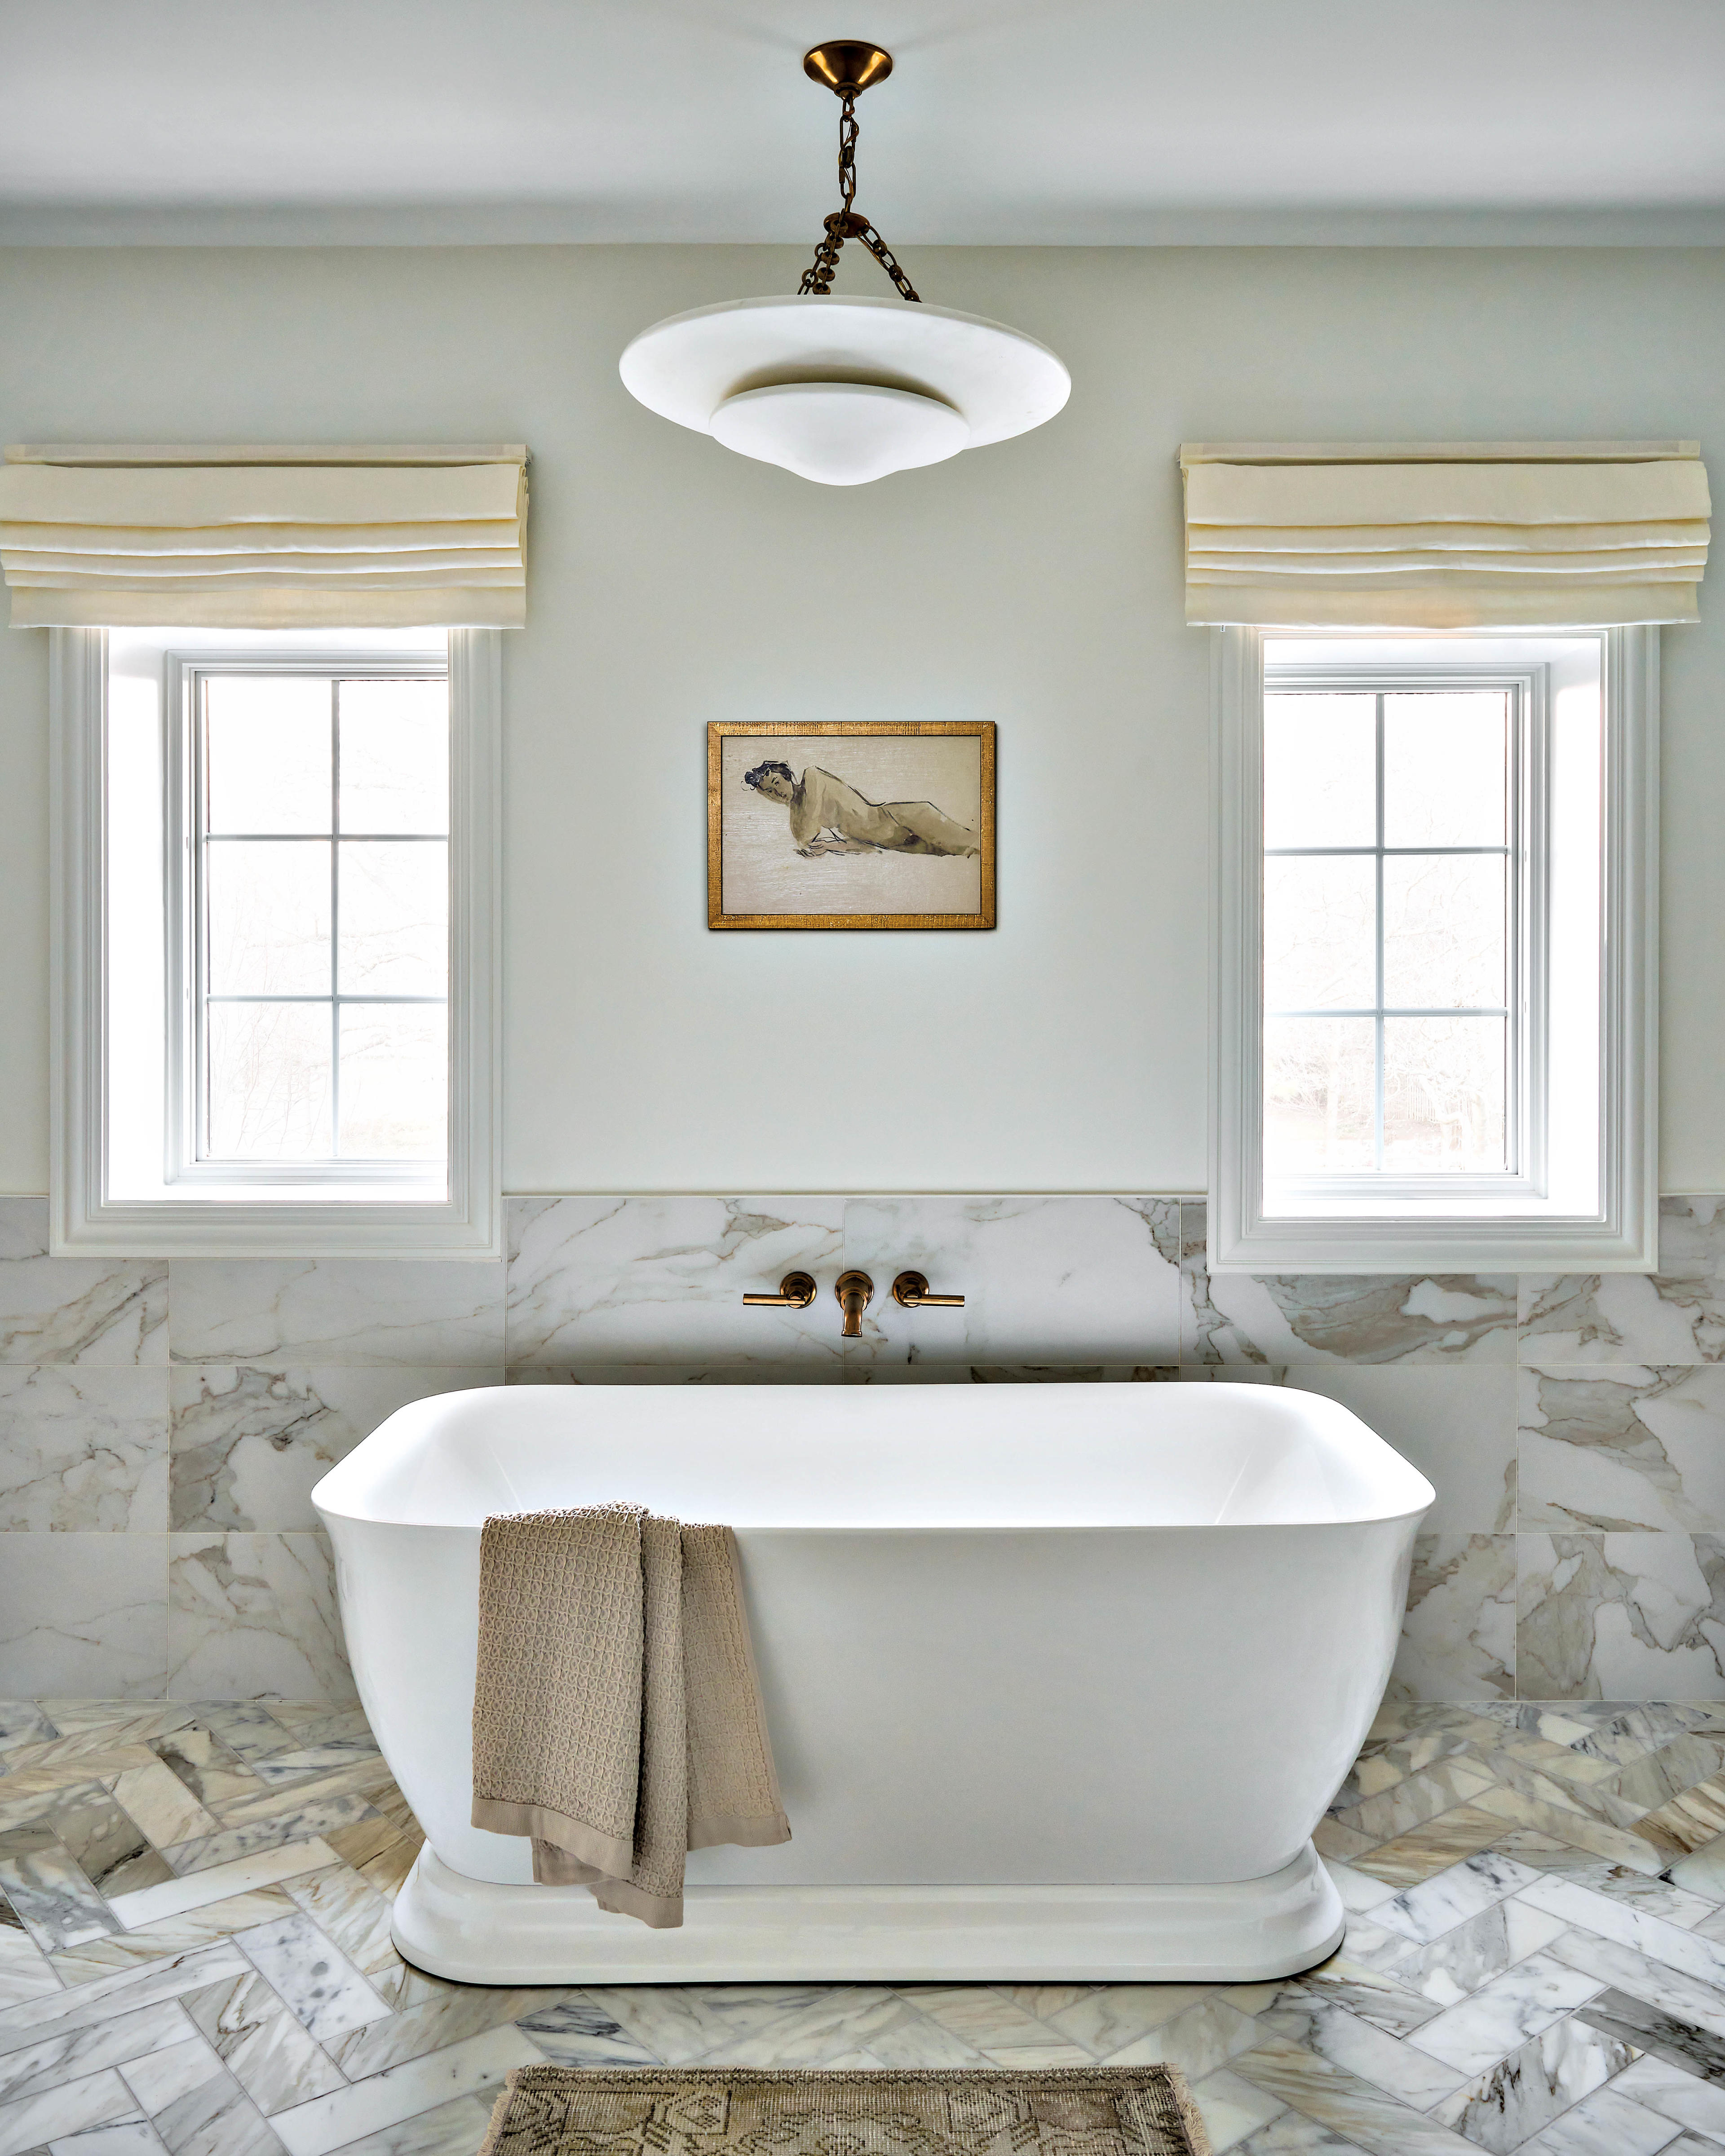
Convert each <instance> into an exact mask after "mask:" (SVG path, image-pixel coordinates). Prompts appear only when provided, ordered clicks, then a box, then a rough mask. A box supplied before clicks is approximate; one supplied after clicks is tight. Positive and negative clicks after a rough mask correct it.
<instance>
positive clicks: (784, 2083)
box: [480, 2066, 1210, 2156]
mask: <svg viewBox="0 0 1725 2156" xmlns="http://www.w3.org/2000/svg"><path fill="white" fill-rule="evenodd" d="M602 2152H603V2156H1210V2144H1209V2140H1208V2138H1206V2136H1205V2133H1204V2125H1203V2122H1202V2121H1201V2120H1200V2119H1199V2115H1198V2108H1197V2106H1196V2105H1195V2104H1194V2102H1193V2101H1192V2097H1191V2093H1190V2092H1189V2090H1188V2088H1187V2087H1186V2083H1185V2080H1184V2078H1183V2076H1182V2075H1181V2074H1180V2073H1179V2072H1178V2071H1177V2070H1176V2069H1175V2068H1174V2067H1173V2066H1057V2067H1054V2068H1051V2069H1050V2070H1049V2071H1046V2072H1044V2073H1025V2072H1023V2071H1020V2070H1019V2069H1018V2068H1017V2067H1012V2066H990V2067H978V2068H977V2069H975V2070H974V2071H963V2070H957V2071H954V2070H952V2069H951V2068H947V2067H932V2068H931V2067H922V2068H918V2069H917V2070H916V2071H913V2072H912V2071H906V2072H896V2071H891V2070H887V2071H880V2070H875V2071H868V2072H851V2071H845V2072H832V2073H826V2072H822V2071H819V2070H816V2071H810V2072H806V2073H805V2072H802V2071H796V2070H793V2069H791V2068H784V2067H775V2068H773V2069H770V2070H769V2069H766V2068H756V2067H750V2066H740V2067H737V2068H736V2069H734V2070H726V2068H724V2067H713V2066H680V2067H660V2068H654V2067H619V2068H614V2069H613V2068H603V2067H602V2068H596V2069H591V2070H590V2069H586V2068H581V2067H570V2066H516V2068H515V2069H514V2070H513V2071H511V2074H510V2076H509V2080H508V2083H507V2085H506V2087H505V2089H504V2092H503V2094H502V2095H501V2097H499V2098H498V2100H497V2107H496V2109H495V2111H494V2112H492V2114H491V2128H490V2133H487V2134H486V2136H485V2147H484V2148H482V2149H481V2150H480V2156H601V2153H602Z"/></svg>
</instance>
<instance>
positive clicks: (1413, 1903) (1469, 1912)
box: [1372, 1851, 1539, 1946]
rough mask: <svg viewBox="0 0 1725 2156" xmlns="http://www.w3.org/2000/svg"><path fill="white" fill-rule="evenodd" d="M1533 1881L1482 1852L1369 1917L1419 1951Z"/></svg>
mask: <svg viewBox="0 0 1725 2156" xmlns="http://www.w3.org/2000/svg"><path fill="white" fill-rule="evenodd" d="M1538 1876H1539V1875H1538V1872H1536V1871H1532V1870H1530V1869H1529V1867H1528V1866H1526V1865H1524V1864H1518V1863H1517V1862H1515V1861H1514V1860H1513V1859H1505V1858H1503V1857H1502V1856H1497V1855H1496V1854H1495V1853H1493V1852H1490V1851H1481V1853H1480V1854H1479V1855H1478V1856H1469V1857H1464V1858H1463V1860H1462V1861H1461V1863H1460V1864H1455V1865H1451V1866H1450V1869H1449V1870H1448V1871H1439V1872H1435V1873H1434V1874H1433V1875H1432V1876H1431V1877H1430V1879H1426V1880H1423V1881H1421V1882H1420V1885H1419V1886H1410V1887H1408V1888H1407V1889H1406V1890H1405V1891H1404V1892H1402V1893H1399V1894H1396V1895H1394V1896H1392V1897H1391V1898H1390V1899H1389V1901H1387V1902H1381V1903H1379V1905H1378V1907H1377V1908H1376V1909H1375V1910H1373V1912H1372V1921H1373V1923H1376V1924H1379V1925H1382V1926H1383V1927H1384V1929H1385V1930H1387V1931H1392V1932H1400V1933H1402V1934H1403V1935H1404V1937H1405V1938H1409V1939H1411V1940H1413V1941H1414V1943H1416V1944H1418V1945H1421V1946H1424V1945H1426V1944H1428V1943H1430V1941H1431V1940H1433V1939H1435V1938H1440V1936H1441V1935H1442V1934H1443V1933H1445V1932H1447V1931H1451V1930H1453V1929H1454V1928H1455V1926H1456V1925H1457V1924H1461V1923H1465V1922H1466V1921H1467V1919H1468V1918H1469V1917H1476V1916H1478V1915H1479V1914H1480V1912H1481V1911H1482V1910H1484V1909H1489V1908H1490V1907H1491V1905H1492V1904H1493V1903H1494V1902H1501V1901H1502V1899H1503V1897H1505V1895H1507V1894H1513V1893H1515V1892H1517V1890H1518V1889H1519V1888H1521V1887H1523V1886H1532V1884H1533V1882H1534V1881H1535V1880H1536V1879H1537V1878H1538Z"/></svg>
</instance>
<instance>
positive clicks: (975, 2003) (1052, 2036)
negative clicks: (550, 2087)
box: [649, 1984, 1221, 2065]
mask: <svg viewBox="0 0 1725 2156" xmlns="http://www.w3.org/2000/svg"><path fill="white" fill-rule="evenodd" d="M915 1996H916V2005H917V2008H918V2010H920V2011H921V2012H922V2013H924V2014H926V2015H927V2016H928V2017H929V2019H930V2020H932V2021H937V2022H938V2023H939V2024H940V2025H941V2027H942V2029H945V2030H948V2031H950V2033H951V2034H952V2035H955V2036H957V2037H958V2038H959V2039H960V2040H961V2041H962V2042H963V2043H966V2044H968V2045H970V2046H973V2048H974V2049H975V2050H977V2051H980V2052H981V2053H982V2054H983V2056H984V2057H986V2058H993V2055H994V2053H995V2052H996V2051H1002V2050H1007V2049H1011V2050H1015V2051H1023V2050H1027V2049H1043V2050H1050V2051H1052V2050H1058V2049H1060V2048H1061V2047H1062V2046H1070V2045H1073V2044H1077V2045H1078V2046H1079V2048H1080V2049H1081V2050H1083V2051H1084V2052H1085V2056H1086V2058H1090V2057H1093V2056H1095V2054H1094V2053H1092V2052H1091V2051H1088V2050H1087V2049H1086V2047H1085V2046H1083V2044H1082V2043H1081V2040H1080V2039H1079V2038H1077V2037H1076V2036H1073V2035H1069V2034H1068V2033H1067V2031H1066V2030H1065V2029H1063V2028H1061V2027H1060V2026H1057V2025H1051V2024H1050V2023H1048V2022H1045V2021H1039V2020H1037V2018H1036V2017H1035V2015H1032V2014H1026V2013H1025V2012H1024V2010H1023V2008H1022V2007H1019V2006H1014V2005H1013V2004H1012V2002H1011V2001H1010V2000H1009V1999H1004V1998H1003V1997H1002V1996H1001V1995H1000V1994H999V1992H996V1991H991V1990H989V1989H987V1988H986V1987H985V1986H983V1985H980V1984H970V1985H957V1984H955V1985H952V1986H951V1987H947V1988H942V1989H936V1990H932V1991H926V1992H925V1991H922V1990H920V1989H919V1991H918V1992H917V1993H916V1994H915ZM1141 2026H1142V2024H1141ZM1127 2040H1128V2039H1127V2038H1125V2037H1122V2042H1126V2041H1127ZM649 2041H650V2038H649ZM996 2063H997V2064H998V2063H1000V2061H996ZM1216 2063H1217V2064H1218V2065H1220V2064H1221V2061H1220V2060H1218V2061H1216Z"/></svg>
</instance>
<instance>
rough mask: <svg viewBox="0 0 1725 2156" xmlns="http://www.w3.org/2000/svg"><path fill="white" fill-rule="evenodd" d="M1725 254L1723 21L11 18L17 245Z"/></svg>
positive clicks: (945, 9)
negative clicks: (653, 244) (865, 236)
mask: <svg viewBox="0 0 1725 2156" xmlns="http://www.w3.org/2000/svg"><path fill="white" fill-rule="evenodd" d="M839 34H843V35H850V36H864V35H865V36H868V37H870V38H875V39H877V40H878V41H879V42H880V43H881V44H885V45H886V46H887V47H888V48H889V49H891V51H892V52H893V54H895V56H896V61H897V69H896V73H895V74H894V75H893V77H892V79H891V81H890V82H888V83H886V85H883V86H881V87H880V88H878V89H875V90H871V91H870V93H869V94H868V95H867V96H866V97H865V99H864V100H863V101H862V104H861V106H860V113H859V117H860V120H861V122H862V141H861V148H860V167H859V169H860V174H861V185H860V188H859V190H858V198H857V200H858V207H859V208H862V209H865V210H866V211H867V212H868V213H869V214H870V216H871V217H873V218H874V219H875V223H877V225H879V226H880V228H881V229H882V230H883V231H884V233H885V234H886V237H887V239H888V240H889V241H891V243H892V244H895V245H900V244H914V243H916V242H919V241H920V242H922V243H925V244H927V243H931V242H937V241H952V242H993V243H1001V242H1012V241H1024V242H1059V243H1065V244H1082V243H1101V244H1108V243H1122V242H1130V241H1134V240H1152V241H1153V240H1170V239H1193V240H1204V239H1216V240H1230V239H1231V240H1240V239H1266V240H1274V239H1291V240H1297V239H1317V240H1322V239H1360V240H1370V239H1429V240H1460V241H1465V240H1467V239H1486V240H1492V239H1496V240H1515V239H1530V240H1540V239H1545V240H1564V239H1599V240H1607V241H1609V240H1612V239H1623V240H1644V241H1653V242H1658V241H1666V242H1684V241H1688V242H1702V243H1718V242H1720V241H1722V240H1725V0H1304V4H1295V0H270V3H269V4H259V0H0V238H9V239H18V240H25V241H29V240H38V241H54V240H64V241H74V242H76V241H103V240H110V239H136V240H175V239H182V240H191V241H197V240H219V239H259V240H271V239H273V240H281V241H317V240H342V239H347V240H369V239H377V240H389V239H398V240H409V241H434V240H437V239H454V240H485V239H504V240H506V239H608V240H615V239H684V240H794V241H798V242H803V241H806V242H807V243H808V244H809V247H810V249H811V251H812V249H813V245H814V240H815V239H816V238H817V237H818V236H819V228H820V219H821V217H822V215H823V214H824V213H825V212H826V211H827V210H829V209H831V208H834V207H835V205H836V203H837V187H836V182H835V180H834V171H833V151H834V131H835V126H836V120H837V108H836V105H835V104H834V100H833V98H832V96H831V95H830V93H829V92H827V91H825V90H819V89H818V88H816V87H815V85H813V84H811V83H809V81H807V80H805V78H804V77H803V73H802V70H801V68H800V66H799V64H798V62H799V59H800V56H801V54H802V52H803V48H804V47H805V46H806V45H808V44H811V43H813V42H814V41H815V40H816V39H817V38H821V37H823V36H833V35H839Z"/></svg>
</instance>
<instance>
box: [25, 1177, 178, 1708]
mask: <svg viewBox="0 0 1725 2156" xmlns="http://www.w3.org/2000/svg"><path fill="white" fill-rule="evenodd" d="M166 1362H167V1265H165V1264H164V1263H162V1261H161V1260H158V1259H150V1258H145V1259H139V1260H121V1259H110V1258H55V1257H50V1256H49V1253H48V1200H47V1199H45V1198H13V1197H8V1196H0V1363H166ZM90 1689H91V1690H92V1691H93V1690H94V1689H95V1687H94V1686H91V1687H90Z"/></svg>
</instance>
